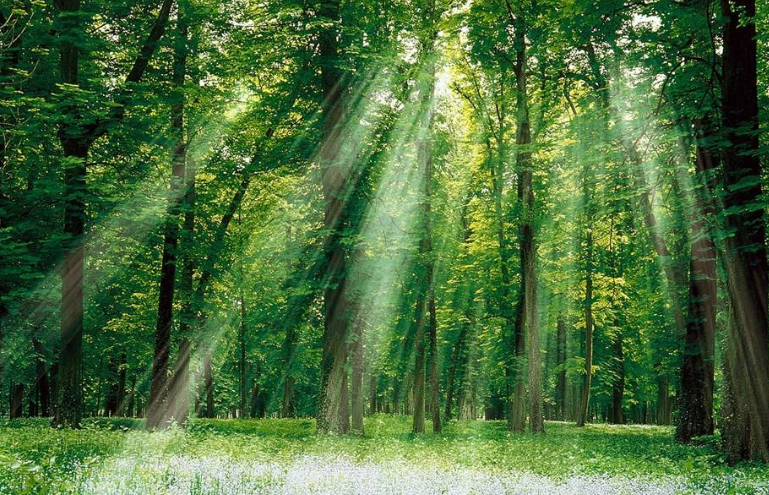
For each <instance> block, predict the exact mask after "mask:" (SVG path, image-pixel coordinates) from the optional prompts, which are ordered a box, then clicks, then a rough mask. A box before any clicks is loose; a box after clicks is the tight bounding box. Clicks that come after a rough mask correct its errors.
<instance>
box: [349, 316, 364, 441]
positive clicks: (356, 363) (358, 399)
mask: <svg viewBox="0 0 769 495" xmlns="http://www.w3.org/2000/svg"><path fill="white" fill-rule="evenodd" d="M358 320H360V318H358ZM353 339H354V340H353V343H352V345H351V346H350V347H351V351H352V384H351V385H352V387H351V396H352V397H351V398H352V426H351V428H352V431H354V432H356V433H359V434H363V414H364V411H363V409H364V406H363V405H364V397H363V322H362V321H356V323H355V326H354V328H353Z"/></svg>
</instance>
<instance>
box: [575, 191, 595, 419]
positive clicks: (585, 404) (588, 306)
mask: <svg viewBox="0 0 769 495" xmlns="http://www.w3.org/2000/svg"><path fill="white" fill-rule="evenodd" d="M586 191H587V188H586ZM587 194H588V193H587V192H586V196H587ZM588 201H589V200H588ZM588 208H589V207H588ZM588 217H589V218H591V217H592V216H591V215H590V214H588ZM586 229H587V234H586V241H585V245H586V246H585V302H584V307H585V370H584V376H583V379H582V390H581V396H580V399H579V406H578V407H577V411H576V423H577V426H580V427H581V426H585V423H586V422H587V419H588V418H587V417H588V411H589V409H588V408H589V406H590V385H591V383H592V380H593V243H594V241H593V228H592V225H588V226H587V227H586Z"/></svg>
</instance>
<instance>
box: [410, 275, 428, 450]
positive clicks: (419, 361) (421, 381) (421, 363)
mask: <svg viewBox="0 0 769 495" xmlns="http://www.w3.org/2000/svg"><path fill="white" fill-rule="evenodd" d="M416 305H417V320H416V324H415V328H414V332H415V334H416V335H415V337H414V348H415V349H414V356H415V357H414V401H413V402H414V404H413V405H414V418H413V423H412V426H411V432H412V433H414V434H415V435H416V434H419V433H424V432H425V338H424V316H425V295H424V293H423V289H421V290H420V292H419V294H418V295H417V302H416Z"/></svg>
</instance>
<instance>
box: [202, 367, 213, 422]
mask: <svg viewBox="0 0 769 495" xmlns="http://www.w3.org/2000/svg"><path fill="white" fill-rule="evenodd" d="M203 395H204V397H205V400H206V408H205V412H204V413H203V415H202V416H203V417H204V418H214V417H216V411H214V371H213V367H212V365H211V353H210V352H206V354H205V356H204V357H203Z"/></svg>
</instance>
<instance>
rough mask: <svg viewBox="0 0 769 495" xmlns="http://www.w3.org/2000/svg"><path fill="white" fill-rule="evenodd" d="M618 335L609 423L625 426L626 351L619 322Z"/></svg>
mask: <svg viewBox="0 0 769 495" xmlns="http://www.w3.org/2000/svg"><path fill="white" fill-rule="evenodd" d="M615 326H616V327H617V334H616V335H615V336H614V341H613V342H612V347H613V350H614V368H615V370H614V378H613V379H612V384H611V390H612V394H611V398H612V400H611V414H610V415H609V422H610V423H614V424H616V425H621V424H625V414H624V412H623V409H622V402H623V399H624V396H625V349H624V341H623V337H622V329H621V328H620V327H619V322H615Z"/></svg>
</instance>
